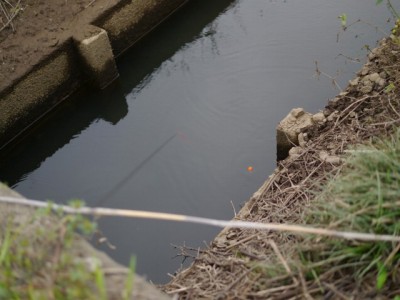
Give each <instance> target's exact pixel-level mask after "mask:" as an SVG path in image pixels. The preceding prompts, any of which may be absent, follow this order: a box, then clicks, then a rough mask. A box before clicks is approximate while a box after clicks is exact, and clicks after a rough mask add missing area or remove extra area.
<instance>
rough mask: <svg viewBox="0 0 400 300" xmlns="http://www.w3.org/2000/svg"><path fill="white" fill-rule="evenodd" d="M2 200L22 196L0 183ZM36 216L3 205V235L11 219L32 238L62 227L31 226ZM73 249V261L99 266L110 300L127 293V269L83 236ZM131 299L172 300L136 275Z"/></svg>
mask: <svg viewBox="0 0 400 300" xmlns="http://www.w3.org/2000/svg"><path fill="white" fill-rule="evenodd" d="M0 197H17V198H23V196H21V195H20V194H18V193H17V192H15V191H13V190H12V189H10V188H8V187H6V186H5V185H3V184H1V183H0ZM34 215H35V212H34V208H30V207H27V206H21V205H15V204H9V203H0V230H2V231H4V232H5V231H6V228H5V226H9V222H10V218H12V219H11V220H12V222H13V224H14V225H15V227H17V228H21V227H22V228H23V226H29V230H28V232H25V234H26V235H28V236H30V234H29V232H31V231H34V232H36V231H37V230H36V229H37V228H36V227H38V228H40V227H48V226H50V227H52V226H59V225H57V220H54V219H52V218H48V217H43V218H40V219H39V220H37V221H35V222H34V223H32V218H34ZM24 224H26V225H24ZM29 239H31V237H30V238H29ZM30 244H31V245H30V246H26V245H25V246H24V247H32V251H34V252H40V251H46V245H42V243H39V244H38V243H35V239H32V242H31V243H30ZM70 248H71V249H72V253H69V254H70V255H71V256H72V257H74V259H77V260H79V261H81V262H82V263H84V264H85V265H87V267H88V268H89V265H90V263H91V262H93V261H96V262H99V266H100V268H101V269H102V271H103V274H104V278H105V286H106V289H107V295H108V299H121V292H122V291H124V289H125V285H126V281H127V279H128V278H129V277H128V276H129V275H128V274H129V270H128V268H126V267H124V266H122V265H120V264H118V263H116V262H115V261H114V260H112V259H111V258H110V257H109V256H108V255H107V254H105V253H104V252H102V251H99V250H96V249H95V248H93V246H92V245H90V244H89V242H87V241H86V239H84V238H82V237H80V236H77V237H76V238H74V241H73V245H72V247H70ZM50 258H51V255H49V263H50ZM130 298H131V299H139V300H159V299H160V300H167V299H170V298H169V297H168V296H167V295H165V294H163V293H162V292H160V291H159V290H158V289H157V288H156V287H155V286H153V285H152V284H150V283H148V282H147V281H146V280H145V279H143V278H142V277H140V276H139V275H137V274H135V276H134V278H133V287H132V295H131V297H130Z"/></svg>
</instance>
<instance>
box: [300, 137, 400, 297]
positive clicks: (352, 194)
mask: <svg viewBox="0 0 400 300" xmlns="http://www.w3.org/2000/svg"><path fill="white" fill-rule="evenodd" d="M352 153H353V155H352V156H351V157H349V159H348V162H347V167H346V168H345V170H344V171H343V174H342V175H341V176H339V178H338V179H336V180H334V181H333V182H332V183H331V184H330V185H329V186H328V187H327V189H326V190H325V192H324V193H323V194H322V196H321V197H319V199H318V200H317V202H316V204H315V205H314V206H313V208H312V209H310V210H309V211H308V212H307V213H306V214H307V222H308V223H312V224H320V225H322V226H325V227H327V228H330V229H337V230H351V231H357V232H369V233H376V234H388V235H398V234H399V232H400V223H399V220H400V202H399V199H400V130H398V131H397V132H396V133H395V134H394V135H393V136H392V137H391V138H390V139H389V140H376V141H374V143H372V144H371V145H369V146H364V147H360V148H358V149H357V150H356V151H353V152H352ZM319 240H320V243H319V244H321V243H322V244H323V248H322V249H321V247H319V248H318V250H314V249H313V247H310V249H309V250H307V251H304V249H303V250H301V251H300V254H301V257H302V258H303V263H304V265H305V266H306V268H307V269H311V270H312V271H314V273H315V274H317V276H318V278H321V277H324V278H327V277H330V278H331V279H332V278H334V277H335V276H336V280H337V276H338V274H340V273H341V272H346V273H349V274H353V276H354V280H355V281H356V283H358V284H361V282H368V281H369V282H375V283H374V286H375V289H376V292H377V293H378V292H379V291H381V290H383V289H385V288H389V287H390V286H392V285H394V286H395V285H397V286H399V283H400V276H399V272H398V267H399V264H400V252H399V247H400V246H399V245H398V244H396V243H387V242H360V241H345V240H335V239H321V238H320V239H319ZM314 242H315V241H314ZM312 243H313V241H312V240H310V241H309V243H308V244H312ZM332 269H334V270H335V271H334V272H332ZM328 273H331V274H330V276H327V274H328ZM332 282H335V280H332Z"/></svg>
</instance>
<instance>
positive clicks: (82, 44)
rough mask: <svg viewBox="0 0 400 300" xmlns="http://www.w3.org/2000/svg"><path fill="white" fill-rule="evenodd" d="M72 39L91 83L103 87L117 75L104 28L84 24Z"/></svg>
mask: <svg viewBox="0 0 400 300" xmlns="http://www.w3.org/2000/svg"><path fill="white" fill-rule="evenodd" d="M73 39H74V41H75V44H76V48H77V49H78V52H79V55H80V57H81V59H82V61H83V65H84V66H85V70H84V72H85V73H86V74H87V75H88V76H89V78H90V80H91V82H92V85H94V86H95V87H97V88H100V89H103V88H105V87H106V86H107V85H109V84H110V83H111V82H112V81H113V80H115V79H116V78H117V77H118V75H119V74H118V70H117V65H116V64H115V60H114V54H113V51H112V48H111V44H110V40H109V38H108V35H107V32H106V31H105V30H104V29H101V28H99V27H96V26H93V25H86V26H85V27H84V28H82V29H80V30H79V31H77V32H75V33H74V35H73Z"/></svg>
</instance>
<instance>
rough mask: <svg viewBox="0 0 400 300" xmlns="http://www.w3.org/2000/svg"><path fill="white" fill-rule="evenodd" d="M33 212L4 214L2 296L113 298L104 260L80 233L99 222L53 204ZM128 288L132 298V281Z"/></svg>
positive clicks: (0, 228) (0, 241)
mask: <svg viewBox="0 0 400 300" xmlns="http://www.w3.org/2000/svg"><path fill="white" fill-rule="evenodd" d="M73 205H74V207H77V205H78V206H80V205H81V204H79V203H78V202H75V203H74V204H73ZM20 209H22V208H20ZM30 212H31V213H32V214H34V216H33V217H27V218H25V217H21V215H19V214H18V213H17V214H15V215H14V216H12V215H10V217H8V218H6V219H2V220H1V219H0V299H32V300H37V299H99V300H104V299H108V295H107V289H106V282H105V274H104V271H103V268H102V263H101V261H100V260H99V259H98V258H97V257H95V256H85V255H86V254H85V253H81V252H82V251H84V250H83V249H84V248H80V247H81V246H80V242H79V241H80V240H82V237H80V236H78V235H77V233H80V234H81V235H84V236H89V235H91V234H92V233H94V231H95V230H96V224H95V223H93V222H92V221H90V220H89V219H87V218H85V217H83V216H82V215H64V214H62V213H61V212H60V213H57V214H55V215H53V214H52V213H51V212H52V208H51V205H49V206H48V208H45V209H39V210H37V211H36V213H35V211H34V210H31V211H30ZM27 215H29V214H27ZM132 276H133V271H132V270H131V274H130V276H129V279H130V280H131V281H132ZM126 288H127V290H126V293H125V298H126V299H128V298H129V295H130V292H129V291H131V290H132V283H131V282H130V285H129V286H126Z"/></svg>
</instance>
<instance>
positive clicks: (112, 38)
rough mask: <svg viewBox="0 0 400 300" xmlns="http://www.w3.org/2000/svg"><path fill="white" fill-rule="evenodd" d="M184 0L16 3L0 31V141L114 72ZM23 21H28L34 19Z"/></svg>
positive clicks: (11, 137)
mask: <svg viewBox="0 0 400 300" xmlns="http://www.w3.org/2000/svg"><path fill="white" fill-rule="evenodd" d="M185 2H186V0H164V1H153V0H147V1H139V2H137V1H128V0H126V1H125V0H123V1H119V0H114V1H106V0H103V1H102V0H98V1H80V0H79V1H78V0H77V1H70V2H68V3H67V2H65V1H53V2H51V3H45V4H43V3H29V4H26V5H24V4H22V9H20V10H19V11H20V12H19V15H17V18H16V20H15V21H14V22H15V23H16V24H15V28H19V30H16V31H15V32H14V27H7V28H3V30H2V31H1V36H0V48H1V50H0V59H1V64H0V75H1V76H0V114H1V115H0V148H4V147H5V146H6V145H7V144H8V143H10V142H12V141H13V140H16V139H17V138H18V136H19V135H20V134H21V133H23V132H24V131H26V130H27V129H28V128H29V127H30V126H31V125H32V124H33V123H35V122H36V121H38V120H39V119H40V118H42V117H43V116H44V115H46V114H47V113H48V112H49V111H50V110H52V109H53V108H54V107H55V106H57V105H58V104H59V103H60V102H61V101H62V100H64V99H66V98H68V96H70V95H71V94H72V93H73V92H74V91H76V90H77V89H78V88H79V87H82V86H83V85H88V84H89V85H91V86H92V87H93V88H104V87H105V86H107V85H108V84H110V83H111V82H112V81H113V80H114V79H115V78H116V77H118V70H117V69H116V66H115V57H118V56H119V55H121V54H122V53H123V52H124V51H125V50H127V49H128V48H129V47H131V46H132V45H133V44H134V43H135V42H137V41H138V40H139V39H141V38H142V37H143V36H145V35H146V34H147V33H148V32H150V31H151V30H152V29H153V28H155V27H156V26H157V25H159V24H160V23H161V22H162V21H163V20H165V19H166V18H167V17H168V16H170V15H171V14H172V13H173V12H175V11H176V10H177V9H179V8H180V7H181V6H182V5H183V4H184V3H185ZM30 20H35V21H34V22H33V21H32V22H31V21H30Z"/></svg>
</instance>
